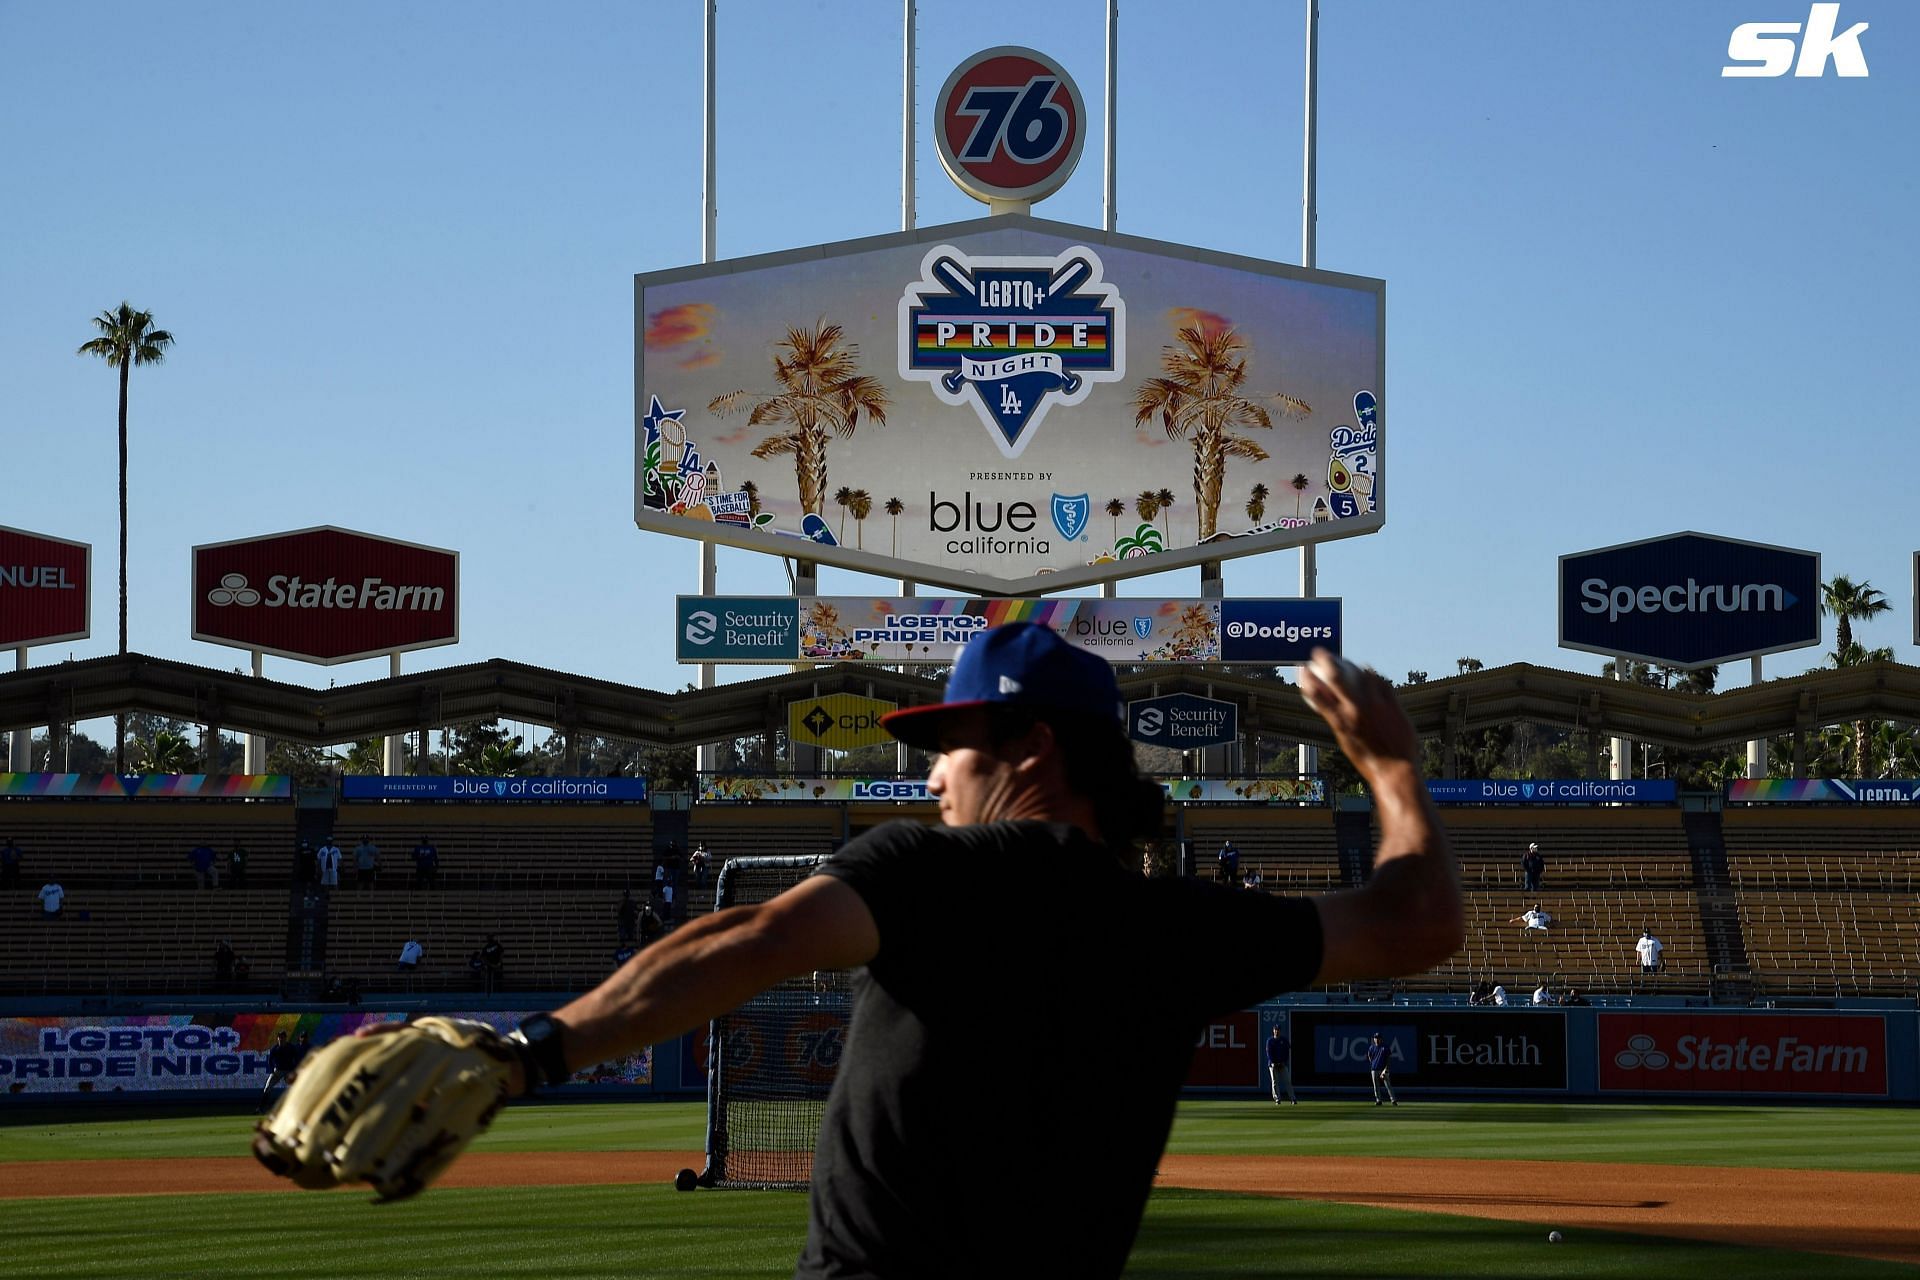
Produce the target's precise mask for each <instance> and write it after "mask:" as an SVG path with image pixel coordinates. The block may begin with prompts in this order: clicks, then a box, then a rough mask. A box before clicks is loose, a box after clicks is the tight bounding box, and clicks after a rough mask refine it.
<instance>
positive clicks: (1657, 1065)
mask: <svg viewBox="0 0 1920 1280" xmlns="http://www.w3.org/2000/svg"><path fill="white" fill-rule="evenodd" d="M1670 1061H1672V1059H1670V1058H1668V1057H1667V1055H1666V1054H1665V1052H1663V1051H1662V1050H1661V1048H1660V1046H1659V1045H1658V1043H1656V1042H1655V1040H1654V1038H1653V1037H1652V1036H1648V1035H1638V1036H1629V1037H1628V1038H1627V1047H1626V1048H1624V1049H1622V1050H1621V1051H1620V1052H1619V1053H1616V1054H1614V1055H1613V1065H1614V1066H1616V1067H1619V1068H1620V1069H1621V1070H1623V1071H1634V1070H1637V1069H1639V1068H1641V1067H1645V1068H1646V1069H1647V1070H1649V1071H1662V1070H1665V1069H1666V1066H1667V1063H1669V1062H1670Z"/></svg>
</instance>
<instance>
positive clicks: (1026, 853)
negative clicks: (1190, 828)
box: [796, 822, 1321, 1280]
mask: <svg viewBox="0 0 1920 1280" xmlns="http://www.w3.org/2000/svg"><path fill="white" fill-rule="evenodd" d="M999 867H1016V868H1018V869H1019V874H1020V876H1021V878H1022V879H1023V880H1025V881H1026V882H1027V883H1028V884H1030V885H1033V886H1059V885H1066V886H1070V888H1069V889H1067V890H1064V891H1058V892H1055V891H1053V890H1050V889H1045V888H1037V887H1036V889H1035V890H1034V891H1033V893H1032V894H1030V895H1029V896H1027V897H1023V898H1021V899H1019V900H1017V901H1016V902H1015V903H1014V904H1013V905H1011V906H1009V905H1008V903H1007V901H1006V899H1005V898H1004V897H1001V898H1000V899H999V900H997V901H996V902H995V903H994V904H993V909H992V910H981V909H979V903H977V902H976V901H975V900H974V898H973V896H972V895H973V886H975V885H977V884H978V883H979V882H980V872H981V870H982V868H999ZM820 873H821V874H825V875H831V876H835V877H837V878H839V879H840V880H842V881H844V882H845V883H846V884H848V885H849V886H851V887H852V888H853V889H854V890H855V891H856V892H858V893H859V894H860V896H861V898H862V899H864V900H865V902H866V904H867V908H868V910H870V911H871V912H872V913H873V918H874V922H875V924H876V926H877V927H878V930H879V935H880V950H879V953H878V954H877V955H876V956H875V957H874V958H873V961H872V962H871V963H870V964H869V965H868V966H867V968H866V969H865V970H864V971H863V973H862V974H861V975H860V977H859V979H858V981H857V983H856V987H855V1000H854V1006H853V1020H852V1025H851V1026H850V1028H849V1030H848V1039H847V1049H846V1053H845V1055H844V1056H843V1057H842V1059H841V1062H840V1072H839V1076H838V1077H837V1079H836V1080H835V1081H834V1086H833V1093H832V1096H831V1097H830V1098H829V1100H828V1102H827V1110H826V1117H825V1119H824V1121H823V1123H822V1125H821V1130H820V1142H819V1145H818V1147H817V1148H816V1149H815V1152H814V1161H813V1193H812V1215H811V1221H810V1223H809V1226H808V1230H807V1244H806V1248H805V1250H804V1252H803V1253H802V1254H801V1257H800V1263H799V1269H798V1271H797V1273H796V1274H797V1275H798V1276H800V1277H804V1278H807V1280H815V1278H821V1280H824V1278H825V1277H859V1276H884V1277H928V1276H956V1277H960V1276H964V1277H977V1276H982V1275H991V1274H996V1273H1004V1272H1007V1271H1008V1270H1009V1269H1012V1270H1015V1271H1019V1272H1021V1273H1024V1274H1028V1275H1045V1276H1049V1277H1059V1276H1112V1275H1117V1274H1119V1272H1120V1270H1121V1268H1122V1267H1123V1266H1125V1264H1126V1258H1127V1252H1128V1250H1129V1249H1130V1248H1131V1247H1132V1245H1133V1236H1134V1232H1135V1231H1136V1230H1137V1229H1138V1227H1139V1223H1140V1214H1141V1212H1142V1210H1143V1209H1144V1208H1145V1205H1146V1199H1147V1193H1148V1191H1149V1190H1150V1189H1151V1187H1152V1183H1153V1173H1154V1167H1155V1165H1156V1164H1157V1163H1158V1160H1159V1157H1160V1152H1161V1151H1162V1149H1163V1148H1164V1147H1165V1145H1166V1139H1167V1132H1168V1130H1169V1128H1170V1127H1171V1126H1172V1123H1173V1108H1174V1102H1175V1099H1176V1096H1177V1094H1178V1092H1179V1089H1180V1086H1181V1083H1182V1082H1183V1081H1184V1080H1185V1078H1186V1073H1187V1067H1188V1063H1189V1060H1190V1059H1191V1058H1192V1056H1193V1049H1194V1044H1195V1041H1196V1039H1197V1037H1198V1035H1199V1032H1200V1030H1201V1028H1202V1027H1203V1026H1204V1025H1205V1023H1206V1021H1207V1019H1209V1018H1211V1017H1213V1016H1215V1015H1217V1014H1221V1013H1227V1012H1231V1011H1234V1010H1237V1009H1243V1008H1246V1007H1247V1006H1249V1005H1252V1004H1256V1003H1258V1002H1259V1001H1261V1000H1263V999H1266V998H1267V997H1268V996H1271V995H1274V994H1276V993H1278V992H1281V991H1287V990H1290V989H1293V988H1296V987H1299V986H1303V985H1305V984H1306V983H1308V982H1310V981H1311V980H1312V979H1313V976H1314V974H1315V973H1316V972H1317V971H1318V969H1319V965H1320V959H1321V934H1320V917H1319V912H1318V910H1317V909H1316V908H1315V907H1314V906H1313V904H1312V903H1311V902H1309V901H1307V900H1306V899H1303V898H1274V897H1268V896H1267V895H1265V894H1255V893H1244V892H1241V891H1240V890H1238V889H1233V888H1228V887H1226V886H1222V885H1214V884H1202V883H1200V882H1198V881H1193V880H1172V879H1160V880H1148V879H1143V878H1142V877H1140V876H1139V875H1138V874H1137V873H1131V872H1129V871H1127V870H1123V869H1122V867H1121V865H1120V862H1119V860H1118V859H1117V858H1116V857H1115V856H1114V855H1113V854H1112V852H1111V851H1109V850H1106V849H1103V848H1101V847H1100V846H1098V845H1096V844H1094V843H1093V842H1092V841H1090V840H1088V839H1087V838H1086V837H1085V836H1084V835H1082V834H1081V833H1080V832H1079V831H1078V830H1076V829H1075V828H1072V827H1070V826H1065V825H1054V824H1048V823H1040V822H998V823H991V824H988V825H984V826H978V827H961V828H929V827H923V826H921V825H919V824H917V823H908V822H894V823H889V824H887V825H886V826H883V827H880V828H878V829H877V830H875V831H872V832H870V833H868V834H867V835H865V836H862V837H861V838H859V839H856V840H854V841H853V842H851V843H849V844H848V845H847V846H846V847H845V848H843V849H841V850H840V851H839V852H838V853H836V854H835V855H834V856H833V857H832V858H831V859H829V860H828V861H827V862H826V863H825V864H823V865H822V867H821V868H820Z"/></svg>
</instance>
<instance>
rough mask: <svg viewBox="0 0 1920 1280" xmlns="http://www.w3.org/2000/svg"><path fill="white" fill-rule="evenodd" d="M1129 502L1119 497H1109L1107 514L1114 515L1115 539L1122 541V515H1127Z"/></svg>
mask: <svg viewBox="0 0 1920 1280" xmlns="http://www.w3.org/2000/svg"><path fill="white" fill-rule="evenodd" d="M1126 511H1127V504H1126V503H1124V502H1122V501H1121V500H1120V499H1118V498H1108V499H1107V514H1108V515H1110V516H1112V517H1113V540H1114V541H1115V542H1118V541H1120V517H1121V516H1123V515H1125V514H1126Z"/></svg>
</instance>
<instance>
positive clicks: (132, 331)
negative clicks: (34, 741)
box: [74, 302, 173, 771]
mask: <svg viewBox="0 0 1920 1280" xmlns="http://www.w3.org/2000/svg"><path fill="white" fill-rule="evenodd" d="M93 327H94V328H96V329H98V330H99V331H100V336H99V337H97V338H94V339H92V340H90V341H87V342H83V343H81V344H80V349H79V350H78V351H77V352H75V353H74V354H76V355H83V356H99V357H100V358H101V359H102V360H105V361H106V362H107V367H108V368H110V369H118V370H119V371H120V652H121V653H125V652H126V651H127V375H128V374H129V373H131V372H132V370H133V366H134V365H138V364H159V363H160V362H161V361H163V360H165V359H166V358H167V348H168V347H170V346H172V345H173V335H172V334H171V333H168V332H167V331H166V330H165V329H156V328H154V327H153V314H152V313H151V312H148V311H135V310H134V309H133V308H132V307H131V306H129V305H128V304H127V303H125V302H122V303H121V304H120V307H119V309H118V310H115V311H102V312H101V313H100V314H99V315H97V316H95V317H94V318H93ZM126 754H127V717H126V715H125V714H124V713H123V714H121V715H117V716H115V717H114V718H113V767H114V769H115V770H116V771H118V770H120V769H121V768H123V767H124V764H125V759H126Z"/></svg>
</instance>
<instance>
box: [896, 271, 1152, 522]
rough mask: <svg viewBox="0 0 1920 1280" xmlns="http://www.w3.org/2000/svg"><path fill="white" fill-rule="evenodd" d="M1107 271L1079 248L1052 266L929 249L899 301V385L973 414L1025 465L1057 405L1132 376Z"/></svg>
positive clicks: (1121, 310) (1116, 294)
mask: <svg viewBox="0 0 1920 1280" xmlns="http://www.w3.org/2000/svg"><path fill="white" fill-rule="evenodd" d="M1101 272H1102V267H1101V264H1100V259H1099V257H1098V256H1097V255H1096V254H1095V253H1094V252H1093V250H1091V249H1089V248H1086V247H1085V246H1080V245H1076V246H1074V247H1073V248H1071V249H1068V250H1066V251H1065V252H1063V253H1061V254H1060V255H1059V256H1058V257H1053V258H1016V257H997V256H985V257H969V256H968V255H967V254H964V253H962V252H961V251H960V250H958V249H956V248H954V247H953V246H951V245H939V246H937V247H935V248H933V249H930V250H929V251H928V252H927V256H926V257H925V258H924V259H923V260H922V261H921V264H920V279H918V280H916V281H915V282H913V283H912V284H910V285H908V286H907V289H906V292H905V293H904V294H903V295H901V298H900V376H901V377H902V378H905V379H907V380H908V381H910V382H924V383H927V384H928V385H929V386H931V387H932V388H933V392H934V394H935V395H936V396H938V397H939V398H940V399H941V401H942V402H944V403H946V404H951V405H962V404H970V405H972V406H973V409H974V412H975V413H976V414H978V415H979V418H980V421H981V422H982V423H983V424H984V425H985V426H986V428H987V434H988V435H989V436H990V437H991V438H992V440H993V443H994V445H995V447H996V448H998V449H999V450H1000V452H1001V454H1002V455H1003V456H1005V457H1008V458H1017V457H1019V456H1020V452H1021V450H1023V449H1025V448H1026V447H1027V445H1028V444H1029V443H1031V441H1032V440H1033V436H1034V432H1035V431H1036V430H1037V429H1038V428H1039V426H1040V421H1041V419H1042V418H1044V417H1045V416H1046V414H1047V410H1048V409H1050V408H1052V407H1053V405H1054V404H1056V403H1059V404H1066V405H1076V404H1079V403H1081V402H1082V401H1083V400H1085V399H1086V398H1087V396H1088V394H1089V393H1090V392H1091V391H1092V390H1093V384H1094V383H1096V382H1117V381H1119V380H1120V379H1121V378H1122V377H1124V376H1125V375H1126V306H1125V304H1124V303H1123V302H1122V301H1121V299H1120V291H1119V289H1118V288H1116V287H1115V286H1113V285H1110V284H1103V283H1101ZM1056 510H1057V508H1056ZM1085 523H1086V521H1085V519H1084V518H1083V519H1082V520H1081V524H1082V525H1083V526H1084V525H1085ZM1062 533H1063V534H1064V533H1065V529H1064V528H1063V529H1062ZM1069 536H1071V535H1069Z"/></svg>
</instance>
